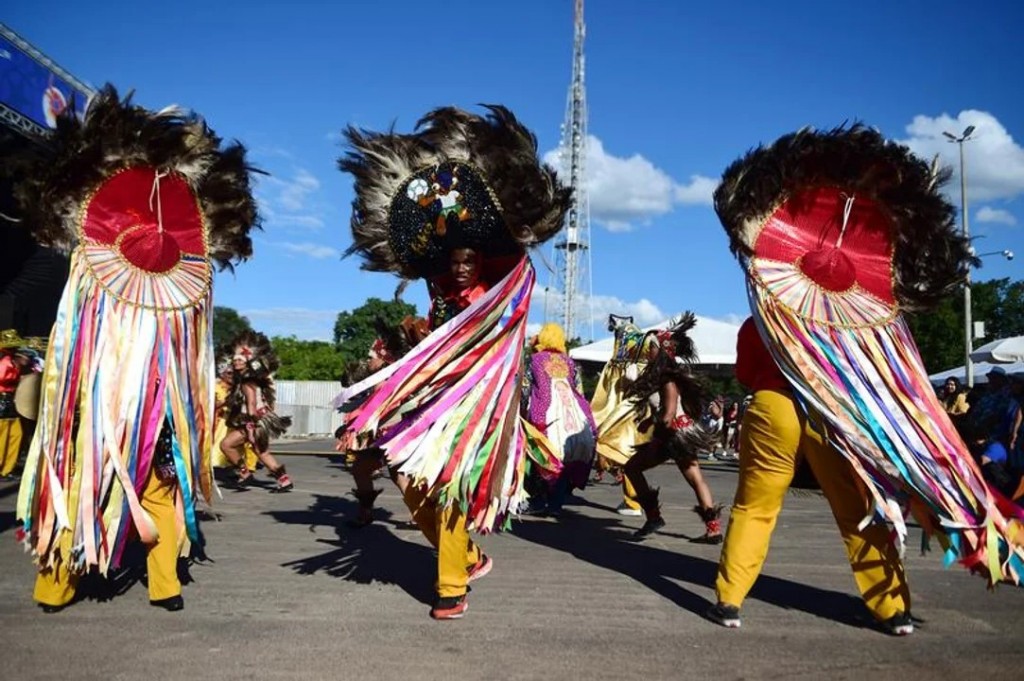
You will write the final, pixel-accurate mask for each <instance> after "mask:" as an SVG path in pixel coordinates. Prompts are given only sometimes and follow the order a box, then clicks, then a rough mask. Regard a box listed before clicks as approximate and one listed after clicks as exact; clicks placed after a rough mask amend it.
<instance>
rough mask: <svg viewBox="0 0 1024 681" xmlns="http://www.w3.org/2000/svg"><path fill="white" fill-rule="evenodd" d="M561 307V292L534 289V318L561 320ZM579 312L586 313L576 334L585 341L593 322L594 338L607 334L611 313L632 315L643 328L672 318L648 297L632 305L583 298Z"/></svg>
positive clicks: (609, 299) (598, 297)
mask: <svg viewBox="0 0 1024 681" xmlns="http://www.w3.org/2000/svg"><path fill="white" fill-rule="evenodd" d="M561 306H562V292H561V291H558V290H555V289H549V288H547V287H542V286H537V287H535V288H534V289H533V296H532V297H531V299H530V307H531V309H532V310H533V313H534V316H538V317H546V318H548V319H557V318H559V316H560V314H559V312H560V310H561ZM577 310H580V311H582V313H581V318H580V319H579V320H577V327H576V334H577V335H579V336H582V337H584V338H586V337H588V336H590V325H591V323H593V327H594V335H595V336H600V335H601V334H602V333H603V331H604V328H605V325H606V322H607V321H608V315H609V314H617V315H623V316H631V317H633V320H634V321H635V322H636V323H637V324H638V325H640V326H650V325H651V324H657V323H658V322H660V321H664V320H665V319H666V318H667V317H668V316H669V315H668V314H666V313H665V312H662V310H661V309H660V308H659V307H658V306H657V305H655V304H654V303H652V302H651V301H650V300H647V299H646V298H641V299H640V300H637V301H632V302H630V301H625V300H622V299H621V298H618V297H616V296H607V295H595V296H591V297H590V299H589V301H588V300H587V299H586V298H585V297H583V296H581V297H580V300H579V304H578V306H577Z"/></svg>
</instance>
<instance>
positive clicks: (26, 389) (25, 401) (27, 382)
mask: <svg viewBox="0 0 1024 681" xmlns="http://www.w3.org/2000/svg"><path fill="white" fill-rule="evenodd" d="M41 387H42V374H39V373H31V374H25V375H24V376H22V377H21V380H20V381H18V389H17V390H15V391H14V409H15V410H16V411H17V412H18V414H19V415H21V417H22V418H26V419H28V420H29V421H35V420H36V418H37V417H38V416H39V401H40V399H41V397H42V396H41V394H40V388H41Z"/></svg>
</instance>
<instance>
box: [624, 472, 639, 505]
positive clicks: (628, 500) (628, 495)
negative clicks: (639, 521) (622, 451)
mask: <svg viewBox="0 0 1024 681" xmlns="http://www.w3.org/2000/svg"><path fill="white" fill-rule="evenodd" d="M622 503H623V504H625V505H626V507H627V508H631V509H633V510H634V511H639V510H640V502H639V501H637V500H636V489H635V488H634V487H633V483H631V482H630V481H629V478H628V477H626V476H625V475H623V476H622Z"/></svg>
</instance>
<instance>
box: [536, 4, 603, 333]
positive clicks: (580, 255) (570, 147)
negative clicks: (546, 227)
mask: <svg viewBox="0 0 1024 681" xmlns="http://www.w3.org/2000/svg"><path fill="white" fill-rule="evenodd" d="M585 36H586V26H585V25H584V23H583V0H576V10H575V36H574V41H573V51H572V84H571V85H570V86H569V96H568V102H567V103H566V110H565V123H563V124H562V140H561V144H560V146H559V150H558V155H559V160H560V161H561V169H562V172H563V173H567V174H568V176H569V184H570V186H571V187H572V197H573V198H572V204H571V205H570V207H569V213H568V214H567V216H566V219H565V229H564V230H562V232H561V234H560V235H559V239H558V240H557V241H556V242H555V246H554V248H555V252H554V256H555V257H554V260H555V275H554V276H555V279H554V281H553V282H552V285H551V286H549V287H548V290H547V297H546V301H547V305H546V306H545V307H546V308H547V309H545V316H546V317H547V318H548V319H551V318H554V319H556V320H558V321H559V323H560V324H561V325H562V328H563V329H564V330H565V337H566V339H573V338H576V337H582V338H584V340H592V339H593V337H594V320H593V315H591V314H590V298H591V295H592V293H593V280H592V276H591V269H590V200H589V197H588V196H587V182H586V174H585V171H586V160H587V93H586V88H585V87H584V61H585V60H584V56H583V40H584V38H585ZM555 306H557V307H555ZM551 308H555V309H553V310H551ZM549 310H550V313H549Z"/></svg>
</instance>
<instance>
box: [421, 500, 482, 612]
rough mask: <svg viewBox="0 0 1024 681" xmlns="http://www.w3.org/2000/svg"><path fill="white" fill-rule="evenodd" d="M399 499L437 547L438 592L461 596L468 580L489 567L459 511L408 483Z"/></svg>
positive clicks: (472, 579) (451, 596) (447, 595)
mask: <svg viewBox="0 0 1024 681" xmlns="http://www.w3.org/2000/svg"><path fill="white" fill-rule="evenodd" d="M402 500H403V501H405V505H406V506H408V507H409V511H410V512H411V513H412V518H413V521H414V522H415V523H416V526H417V527H419V528H420V532H422V533H423V536H424V537H426V539H427V541H429V542H430V544H431V545H432V546H433V547H434V548H435V549H437V585H436V586H437V595H438V596H439V597H440V598H462V597H464V596H465V595H466V590H467V586H468V585H469V583H470V582H472V581H474V580H476V579H479V578H480V577H483V576H484V575H486V574H487V572H489V571H490V569H491V562H490V559H488V558H486V557H485V556H484V553H483V551H481V550H480V547H479V546H477V545H476V544H475V543H474V542H473V540H472V539H471V538H470V536H469V530H468V529H466V519H465V517H464V516H463V514H462V512H461V511H460V510H459V509H458V508H456V507H454V506H448V507H446V508H443V509H438V507H437V503H436V502H435V501H434V500H433V499H430V498H429V497H428V496H427V494H426V491H425V490H424V488H423V487H419V486H416V485H409V486H408V487H406V489H405V492H404V494H403V495H402Z"/></svg>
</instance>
